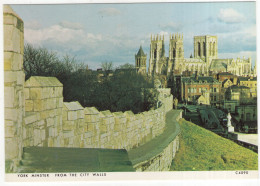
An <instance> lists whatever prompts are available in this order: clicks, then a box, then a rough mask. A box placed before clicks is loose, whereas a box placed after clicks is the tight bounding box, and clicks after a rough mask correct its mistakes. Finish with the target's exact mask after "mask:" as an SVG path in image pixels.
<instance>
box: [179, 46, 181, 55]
mask: <svg viewBox="0 0 260 186" xmlns="http://www.w3.org/2000/svg"><path fill="white" fill-rule="evenodd" d="M179 57H181V47H180V48H179Z"/></svg>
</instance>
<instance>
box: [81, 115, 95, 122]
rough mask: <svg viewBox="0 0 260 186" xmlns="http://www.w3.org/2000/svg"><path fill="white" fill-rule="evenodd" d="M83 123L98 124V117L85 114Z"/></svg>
mask: <svg viewBox="0 0 260 186" xmlns="http://www.w3.org/2000/svg"><path fill="white" fill-rule="evenodd" d="M84 118H85V122H99V115H98V114H94V115H89V114H85V117H84Z"/></svg>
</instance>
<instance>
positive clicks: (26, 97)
mask: <svg viewBox="0 0 260 186" xmlns="http://www.w3.org/2000/svg"><path fill="white" fill-rule="evenodd" d="M23 90H24V99H25V100H28V99H29V97H30V93H29V92H30V89H29V88H24V89H23Z"/></svg>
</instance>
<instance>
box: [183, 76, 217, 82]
mask: <svg viewBox="0 0 260 186" xmlns="http://www.w3.org/2000/svg"><path fill="white" fill-rule="evenodd" d="M182 81H183V82H185V83H191V82H197V83H213V82H214V83H217V82H219V81H218V80H216V79H214V78H213V77H210V76H199V77H198V78H196V77H182Z"/></svg>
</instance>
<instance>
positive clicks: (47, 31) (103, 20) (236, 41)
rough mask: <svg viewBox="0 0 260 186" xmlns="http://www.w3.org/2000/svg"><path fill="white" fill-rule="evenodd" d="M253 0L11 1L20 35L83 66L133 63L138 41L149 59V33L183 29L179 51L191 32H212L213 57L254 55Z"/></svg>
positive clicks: (187, 47)
mask: <svg viewBox="0 0 260 186" xmlns="http://www.w3.org/2000/svg"><path fill="white" fill-rule="evenodd" d="M255 6H256V5H255V2H216V3H136V4H67V5H65V4H60V5H21V4H20V5H11V7H12V8H13V10H14V11H15V12H16V13H17V14H18V15H19V16H20V17H21V18H22V19H23V21H24V37H25V38H24V39H25V42H26V43H29V44H32V45H33V46H35V47H45V48H47V49H48V50H50V51H55V52H57V54H58V55H59V56H63V55H65V54H68V55H70V56H74V57H75V58H76V59H77V60H78V61H79V62H84V63H86V64H88V66H89V68H91V69H96V68H100V66H101V63H103V62H110V61H112V62H113V64H114V66H119V65H122V64H125V63H130V64H135V54H136V53H137V52H138V49H139V47H140V45H142V47H143V50H144V52H145V53H146V54H147V66H148V61H149V57H150V56H149V50H150V37H151V34H153V35H154V34H161V35H162V34H164V36H165V48H166V56H168V55H169V52H168V48H169V34H172V33H183V37H184V56H185V57H187V58H188V57H189V56H190V55H191V54H192V55H193V37H194V36H198V35H217V36H218V57H219V58H237V57H240V58H242V57H243V56H245V58H248V57H251V58H252V64H253V66H254V64H255V60H256V7H255Z"/></svg>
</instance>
